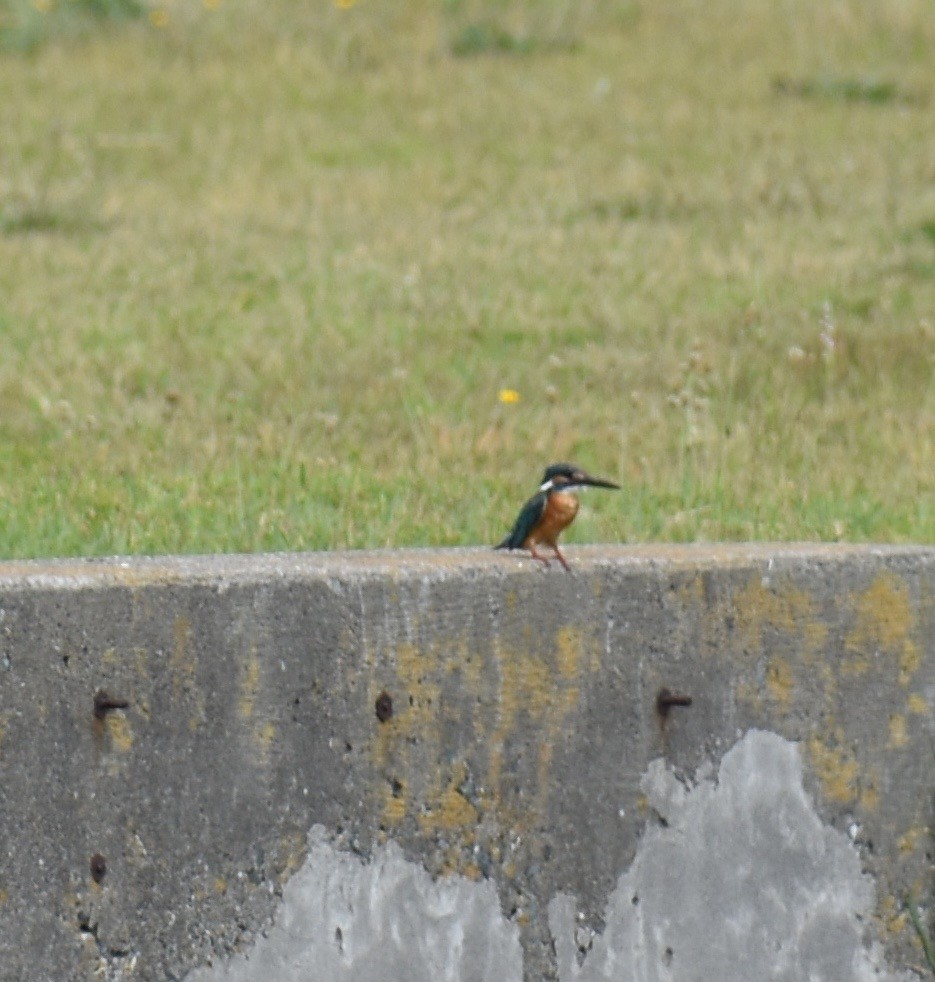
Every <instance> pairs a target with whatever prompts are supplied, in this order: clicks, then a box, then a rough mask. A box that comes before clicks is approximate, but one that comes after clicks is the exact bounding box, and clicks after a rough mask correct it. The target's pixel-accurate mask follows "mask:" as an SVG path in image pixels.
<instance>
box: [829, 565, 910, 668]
mask: <svg viewBox="0 0 935 982" xmlns="http://www.w3.org/2000/svg"><path fill="white" fill-rule="evenodd" d="M911 628H912V611H911V610H910V608H909V591H908V590H907V588H906V585H905V583H903V582H902V581H901V580H899V579H898V578H897V577H895V576H893V575H892V574H891V573H880V574H879V576H877V577H876V578H875V579H874V581H873V583H871V584H870V586H869V587H868V588H867V589H866V590H865V591H864V592H863V593H862V594H860V595H859V596H858V597H857V604H856V617H855V621H854V626H853V628H852V629H851V630H850V632H849V633H848V635H847V637H846V639H845V645H846V646H847V647H848V648H850V649H852V650H857V651H860V650H862V649H865V648H867V647H873V646H879V647H881V648H883V649H885V650H887V651H896V650H897V649H899V648H901V647H902V644H903V642H904V641H905V640H906V639H907V638H908V636H909V632H910V629H911Z"/></svg>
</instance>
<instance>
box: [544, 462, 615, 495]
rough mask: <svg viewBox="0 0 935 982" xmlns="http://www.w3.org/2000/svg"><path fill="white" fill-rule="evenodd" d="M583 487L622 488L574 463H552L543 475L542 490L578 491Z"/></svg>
mask: <svg viewBox="0 0 935 982" xmlns="http://www.w3.org/2000/svg"><path fill="white" fill-rule="evenodd" d="M581 488H617V489H619V488H620V485H619V484H614V482H613V481H605V480H604V479H603V478H601V477H591V475H590V474H589V473H588V472H587V471H584V470H582V469H581V468H580V467H576V466H575V465H574V464H550V465H549V466H548V467H546V469H545V473H544V474H543V475H542V484H541V485H540V486H539V490H540V491H576V490H579V489H581Z"/></svg>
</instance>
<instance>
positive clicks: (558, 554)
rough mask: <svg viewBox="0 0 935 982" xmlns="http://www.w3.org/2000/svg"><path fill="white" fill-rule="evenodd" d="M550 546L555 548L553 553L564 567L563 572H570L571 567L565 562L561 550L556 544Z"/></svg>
mask: <svg viewBox="0 0 935 982" xmlns="http://www.w3.org/2000/svg"><path fill="white" fill-rule="evenodd" d="M552 548H553V549H554V550H555V555H556V556H558V561H559V562H560V563H561V564H562V565H563V566H564V567H565V572H566V573H570V572H571V568H570V567H569V565H568V563H566V562H565V557H564V556H563V555H562V553H561V550H560V549H559V548H558V545H557V544H556V545H554V546H552Z"/></svg>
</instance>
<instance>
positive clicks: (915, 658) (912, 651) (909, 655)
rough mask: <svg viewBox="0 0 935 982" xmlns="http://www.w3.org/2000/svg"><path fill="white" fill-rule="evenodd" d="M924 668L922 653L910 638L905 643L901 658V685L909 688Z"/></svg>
mask: <svg viewBox="0 0 935 982" xmlns="http://www.w3.org/2000/svg"><path fill="white" fill-rule="evenodd" d="M921 667H922V652H921V651H919V647H918V645H917V644H916V643H915V642H914V641H911V640H910V639H909V638H906V640H905V641H904V642H903V650H902V652H901V653H900V656H899V684H900V685H902V686H904V687H905V686H908V685H909V683H910V682H911V681H912V676H913V675H915V673H916V672H918V670H919V669H920V668H921Z"/></svg>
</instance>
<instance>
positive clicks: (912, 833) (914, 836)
mask: <svg viewBox="0 0 935 982" xmlns="http://www.w3.org/2000/svg"><path fill="white" fill-rule="evenodd" d="M928 834H929V833H928V829H924V828H919V827H918V826H915V827H913V828H911V829H909V830H908V831H906V832H904V833H903V834H902V835H901V836H900V837H899V838H898V839H897V840H896V848H897V849H899V854H900V856H909V855H911V854H912V853H914V852H915V851H916V849H917V848H918V847H919V844H920V843H922V842H924V841H925V839H927V838H928Z"/></svg>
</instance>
